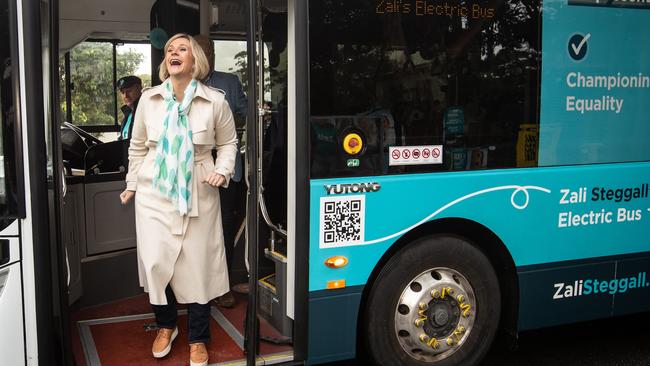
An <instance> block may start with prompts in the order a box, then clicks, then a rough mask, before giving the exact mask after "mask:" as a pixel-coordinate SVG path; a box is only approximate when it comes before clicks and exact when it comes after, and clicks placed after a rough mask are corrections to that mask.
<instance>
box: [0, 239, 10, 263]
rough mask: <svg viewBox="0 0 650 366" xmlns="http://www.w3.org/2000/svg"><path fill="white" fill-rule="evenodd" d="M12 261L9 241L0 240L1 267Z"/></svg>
mask: <svg viewBox="0 0 650 366" xmlns="http://www.w3.org/2000/svg"><path fill="white" fill-rule="evenodd" d="M10 260H11V254H10V253H9V240H8V239H0V266H3V265H5V264H7V263H9V261H10Z"/></svg>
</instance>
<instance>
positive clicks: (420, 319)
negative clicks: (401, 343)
mask: <svg viewBox="0 0 650 366" xmlns="http://www.w3.org/2000/svg"><path fill="white" fill-rule="evenodd" d="M425 320H426V318H417V319H415V326H416V327H418V328H419V327H421V326H422V324H424V321H425Z"/></svg>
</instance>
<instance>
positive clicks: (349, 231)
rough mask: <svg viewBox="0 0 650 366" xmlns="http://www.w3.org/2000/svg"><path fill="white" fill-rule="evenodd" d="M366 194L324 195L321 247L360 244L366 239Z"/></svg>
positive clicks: (321, 204)
mask: <svg viewBox="0 0 650 366" xmlns="http://www.w3.org/2000/svg"><path fill="white" fill-rule="evenodd" d="M365 215H366V197H365V196H344V197H322V198H321V200H320V247H321V248H332V247H340V246H346V245H354V244H360V243H362V242H363V240H364V221H365Z"/></svg>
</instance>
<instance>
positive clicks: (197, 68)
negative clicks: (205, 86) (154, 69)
mask: <svg viewBox="0 0 650 366" xmlns="http://www.w3.org/2000/svg"><path fill="white" fill-rule="evenodd" d="M179 38H185V39H187V40H188V41H190V49H191V50H192V59H193V61H194V67H193V68H192V77H193V78H194V79H196V80H198V81H203V80H204V79H205V78H206V77H207V76H208V74H209V73H210V66H209V65H208V59H207V57H205V53H204V52H203V49H202V48H201V46H199V44H198V43H197V42H196V40H195V39H194V38H193V37H192V36H190V35H189V34H186V33H178V34H175V35H174V36H173V37H171V38H170V39H169V40H168V41H167V43H165V48H163V50H164V52H165V58H163V60H162V62H161V63H160V66H159V68H158V69H159V70H158V77H159V78H160V81H165V80H167V78H168V77H169V71H168V70H167V64H166V62H165V61H166V59H167V48H169V45H170V44H171V43H172V42H174V41H175V40H177V39H179Z"/></svg>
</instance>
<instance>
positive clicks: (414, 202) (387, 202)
mask: <svg viewBox="0 0 650 366" xmlns="http://www.w3.org/2000/svg"><path fill="white" fill-rule="evenodd" d="M360 182H364V183H378V184H379V185H380V189H379V190H378V191H376V192H372V193H365V194H364V195H365V233H364V241H362V242H359V243H355V244H350V245H348V246H339V247H336V248H321V247H320V245H319V244H320V239H319V233H320V227H319V221H318V220H314V219H312V220H311V227H310V233H311V234H310V235H311V240H310V250H311V254H310V257H311V259H312V260H311V262H310V266H311V268H310V274H311V275H310V286H309V289H310V291H318V290H323V289H326V285H327V281H331V280H337V279H339V278H341V279H345V280H346V284H347V286H355V285H363V284H365V283H366V281H367V279H368V276H369V275H370V273H371V272H372V270H373V269H374V268H375V266H376V264H377V263H378V261H379V259H380V258H381V257H382V256H383V255H384V253H385V252H386V251H387V250H388V249H389V248H390V247H391V245H393V244H394V243H395V242H396V241H397V240H398V239H399V238H400V237H401V236H402V235H403V234H405V233H407V232H409V231H410V230H413V229H415V228H417V227H418V226H419V225H425V224H426V223H427V222H430V221H435V220H440V219H444V218H461V219H465V220H470V221H474V222H476V223H478V224H480V225H482V226H484V227H485V228H487V229H488V230H490V231H491V232H493V233H494V234H495V235H496V236H497V237H498V238H499V239H500V240H501V241H502V242H503V244H504V245H505V246H506V248H507V249H508V252H509V253H510V255H511V256H512V259H513V261H514V263H515V265H516V266H517V267H521V266H530V265H537V264H545V263H552V262H562V261H571V260H578V259H585V258H596V257H606V256H614V255H624V254H631V253H637V252H647V251H649V249H650V248H648V242H647V238H648V237H650V198H649V197H648V190H647V189H648V188H647V187H648V185H650V163H629V164H616V165H593V166H586V167H580V168H576V167H557V168H543V169H539V168H531V169H517V170H492V171H484V172H457V173H450V174H418V175H409V176H384V177H368V178H366V177H364V178H347V179H327V180H312V182H311V204H310V207H311V217H312V218H318V217H319V216H320V212H319V210H320V207H321V200H322V199H324V200H327V198H328V197H332V195H328V194H327V191H326V189H325V186H327V185H332V184H346V183H360ZM629 188H631V189H632V192H633V193H634V190H635V189H637V190H638V192H639V197H636V198H635V197H633V196H630V197H629V200H627V201H626V198H625V197H623V196H621V197H620V200H619V199H617V198H616V197H615V196H614V195H615V194H616V193H615V192H617V190H619V191H618V192H625V189H629ZM602 190H605V194H601V193H602ZM610 190H611V191H612V192H614V193H612V195H611V197H610V196H608V191H610ZM628 192H630V191H628ZM579 193H583V194H582V195H580V194H579ZM633 193H632V194H633ZM340 196H352V197H354V196H358V194H355V193H348V194H342V195H334V197H340ZM608 197H610V199H608ZM571 200H574V201H576V202H570V201H571ZM577 201H584V202H577ZM617 201H619V202H617ZM590 213H593V215H591V217H589V216H590ZM603 213H604V215H601V214H603ZM596 214H599V215H596ZM574 217H578V218H579V222H575V221H574V220H578V219H574ZM334 255H344V256H346V257H348V258H349V260H350V264H349V265H348V266H346V267H344V268H341V269H331V268H328V267H326V266H324V265H323V263H324V262H325V260H326V259H327V258H329V257H331V256H334Z"/></svg>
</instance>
